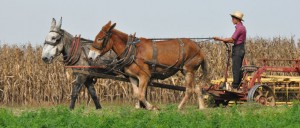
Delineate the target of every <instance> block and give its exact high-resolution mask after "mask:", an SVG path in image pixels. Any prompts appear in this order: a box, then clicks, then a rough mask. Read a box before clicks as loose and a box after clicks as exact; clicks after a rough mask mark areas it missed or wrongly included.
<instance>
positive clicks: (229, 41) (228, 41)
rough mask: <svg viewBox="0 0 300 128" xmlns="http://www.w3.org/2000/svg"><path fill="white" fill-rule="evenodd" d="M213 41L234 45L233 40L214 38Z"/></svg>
mask: <svg viewBox="0 0 300 128" xmlns="http://www.w3.org/2000/svg"><path fill="white" fill-rule="evenodd" d="M214 40H215V41H223V42H224V43H234V39H233V38H231V37H230V38H220V37H214Z"/></svg>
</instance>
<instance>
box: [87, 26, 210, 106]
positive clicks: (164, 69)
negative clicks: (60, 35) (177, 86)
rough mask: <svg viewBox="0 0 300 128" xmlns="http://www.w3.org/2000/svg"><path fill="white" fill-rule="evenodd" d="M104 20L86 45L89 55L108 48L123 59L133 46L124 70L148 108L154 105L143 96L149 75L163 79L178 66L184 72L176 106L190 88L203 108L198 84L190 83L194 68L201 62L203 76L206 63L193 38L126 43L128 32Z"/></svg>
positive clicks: (187, 94)
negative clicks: (182, 89)
mask: <svg viewBox="0 0 300 128" xmlns="http://www.w3.org/2000/svg"><path fill="white" fill-rule="evenodd" d="M115 26H116V24H115V23H114V24H113V25H111V22H108V23H107V24H106V25H105V26H103V27H102V30H101V31H100V32H99V33H98V35H97V36H96V37H95V40H94V43H93V45H92V47H90V52H89V55H88V57H89V59H96V58H97V57H98V56H102V55H104V54H105V53H106V52H107V51H109V50H110V49H112V50H113V51H114V52H115V53H116V54H117V55H118V56H119V59H123V58H124V57H123V58H122V56H123V55H124V53H125V52H126V53H129V52H128V51H130V50H128V49H130V48H131V49H134V52H130V53H133V54H132V56H133V57H131V58H133V59H132V61H130V62H131V63H127V64H126V65H125V66H124V71H125V73H126V74H127V75H128V76H129V80H130V82H131V83H132V85H133V91H134V96H135V97H136V98H137V99H138V100H139V101H141V102H142V103H143V104H144V105H145V106H146V109H148V110H155V109H158V108H157V107H155V106H153V105H151V104H150V103H149V102H148V101H147V100H146V99H145V93H146V89H147V85H148V84H149V82H150V81H151V79H154V78H158V79H164V78H168V77H170V76H172V75H174V74H175V73H176V72H178V71H179V70H180V71H181V72H182V74H183V75H184V76H185V84H184V85H185V87H186V92H185V96H184V98H183V99H182V101H181V102H180V104H179V106H178V108H179V109H181V108H182V107H183V106H184V104H185V102H186V101H187V100H188V99H189V97H190V96H191V95H192V94H193V92H196V93H197V96H198V100H199V109H203V108H205V105H204V101H203V96H202V89H201V86H196V87H195V84H194V80H195V71H197V69H198V68H199V66H200V65H201V67H202V70H203V77H202V78H205V75H206V63H205V60H204V54H203V52H202V51H201V49H200V47H199V46H198V45H197V44H196V42H194V41H192V40H190V39H173V40H166V41H157V42H154V41H152V40H148V39H145V38H140V42H139V43H131V44H129V43H128V42H127V41H128V39H129V36H128V35H127V34H125V33H123V32H120V31H118V30H116V29H114V27H115Z"/></svg>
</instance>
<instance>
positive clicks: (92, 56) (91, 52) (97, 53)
mask: <svg viewBox="0 0 300 128" xmlns="http://www.w3.org/2000/svg"><path fill="white" fill-rule="evenodd" d="M99 55H100V53H99V52H96V51H94V50H90V51H89V55H88V58H91V59H93V60H96V58H97V57H98V56H99Z"/></svg>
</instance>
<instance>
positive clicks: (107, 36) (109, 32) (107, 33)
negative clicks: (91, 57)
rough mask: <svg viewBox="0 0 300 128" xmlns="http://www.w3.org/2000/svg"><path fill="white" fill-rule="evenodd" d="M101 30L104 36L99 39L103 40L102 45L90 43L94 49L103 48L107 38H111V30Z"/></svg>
mask: <svg viewBox="0 0 300 128" xmlns="http://www.w3.org/2000/svg"><path fill="white" fill-rule="evenodd" d="M102 32H103V33H105V37H104V38H102V39H101V40H103V41H102V45H101V46H97V45H96V44H92V46H93V47H94V48H95V49H97V50H102V49H104V48H105V47H106V45H107V43H108V41H109V39H110V38H111V35H112V32H111V31H108V32H104V31H102Z"/></svg>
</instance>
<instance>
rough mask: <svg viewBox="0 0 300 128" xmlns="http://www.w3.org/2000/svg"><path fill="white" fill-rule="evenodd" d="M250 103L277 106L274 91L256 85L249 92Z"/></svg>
mask: <svg viewBox="0 0 300 128" xmlns="http://www.w3.org/2000/svg"><path fill="white" fill-rule="evenodd" d="M247 101H248V102H253V101H254V102H257V103H259V104H262V105H265V106H275V104H276V102H275V95H274V92H273V91H272V89H271V88H270V87H269V86H267V85H259V84H258V85H255V86H254V87H253V88H251V89H250V91H249V92H248V97H247Z"/></svg>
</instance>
